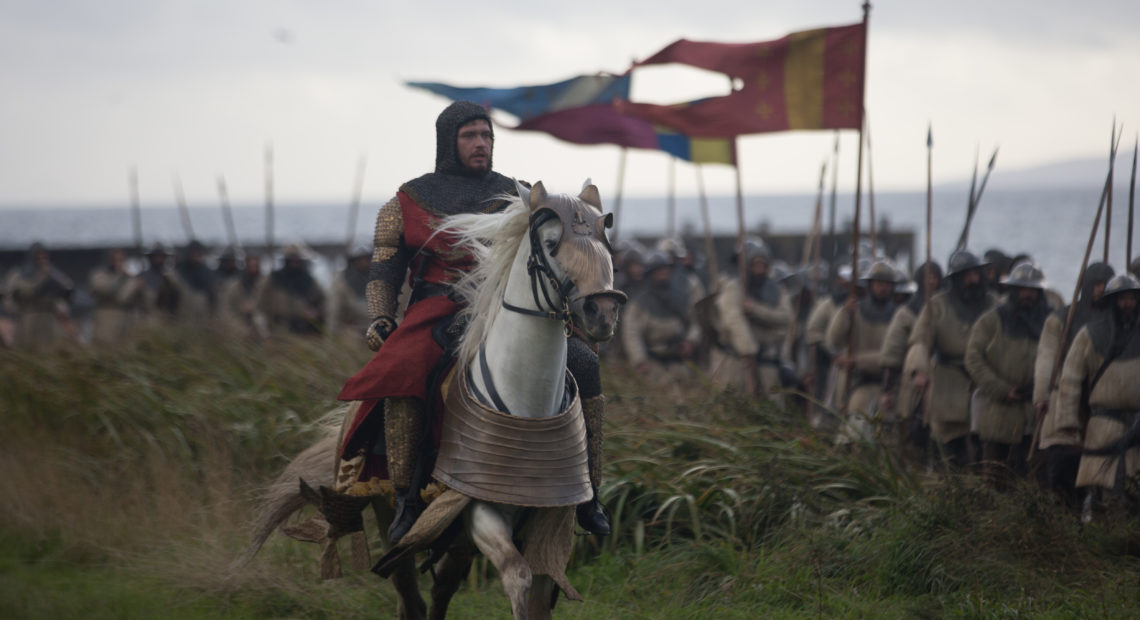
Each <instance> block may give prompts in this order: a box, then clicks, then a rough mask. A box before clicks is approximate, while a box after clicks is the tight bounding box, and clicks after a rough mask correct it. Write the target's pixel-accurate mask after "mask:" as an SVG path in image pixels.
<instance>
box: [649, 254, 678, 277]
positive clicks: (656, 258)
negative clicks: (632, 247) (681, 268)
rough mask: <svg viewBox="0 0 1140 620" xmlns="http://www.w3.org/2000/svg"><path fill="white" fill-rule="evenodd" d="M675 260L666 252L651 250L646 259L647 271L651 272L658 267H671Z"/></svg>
mask: <svg viewBox="0 0 1140 620" xmlns="http://www.w3.org/2000/svg"><path fill="white" fill-rule="evenodd" d="M672 265H673V261H671V260H669V257H668V256H666V255H665V253H664V252H651V253H650V254H649V257H648V258H646V259H645V273H646V274H649V273H651V272H653V271H655V270H657V269H664V268H667V267H671V266H672Z"/></svg>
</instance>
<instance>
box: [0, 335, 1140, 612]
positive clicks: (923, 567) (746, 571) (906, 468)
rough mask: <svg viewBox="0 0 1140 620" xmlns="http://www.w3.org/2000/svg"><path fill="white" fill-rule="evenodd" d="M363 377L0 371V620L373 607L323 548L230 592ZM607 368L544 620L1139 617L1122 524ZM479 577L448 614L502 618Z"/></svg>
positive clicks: (283, 368)
mask: <svg viewBox="0 0 1140 620" xmlns="http://www.w3.org/2000/svg"><path fill="white" fill-rule="evenodd" d="M367 357H368V352H367V351H366V350H363V347H361V346H359V345H358V344H357V345H355V346H347V347H346V346H338V345H335V344H332V343H329V342H325V341H317V340H290V339H286V340H281V341H276V342H273V343H270V344H269V345H268V346H260V345H251V344H249V343H245V342H241V341H234V340H225V339H221V338H216V337H213V336H210V335H201V334H189V333H183V332H178V331H171V332H164V333H157V334H153V335H151V336H148V337H146V338H143V339H140V340H138V341H137V342H134V343H132V344H130V345H127V346H125V347H122V348H121V349H118V350H115V351H108V352H100V353H95V352H92V351H88V350H71V351H61V352H57V353H52V354H48V355H33V354H29V353H22V352H18V351H0V549H4V551H2V552H0V575H3V578H0V616H29V615H34V616H45V615H52V614H53V613H54V614H55V615H64V616H67V615H77V614H76V611H75V610H84V609H85V607H84V600H86V602H87V608H86V611H88V612H91V611H92V610H93V609H99V610H104V611H105V613H88V614H86V615H91V616H93V617H100V616H105V617H122V616H132V615H133V616H140V615H141V616H148V615H158V614H157V613H153V610H159V612H158V613H165V614H166V615H174V616H176V617H216V616H228V617H266V616H275V617H280V616H337V617H356V616H360V617H364V616H373V615H375V614H376V613H377V610H383V609H390V608H391V605H392V604H393V601H394V595H393V594H392V591H391V589H390V588H389V587H387V586H385V585H383V584H381V583H380V582H379V581H378V580H377V579H376V578H375V577H374V576H373V575H370V574H355V573H351V572H349V573H348V575H347V576H346V578H345V579H343V580H340V581H338V582H335V583H324V584H322V583H319V582H318V580H317V565H316V549H314V548H311V546H304V545H301V544H299V543H294V542H292V541H289V540H285V539H282V538H281V537H277V538H275V539H273V540H271V544H270V545H268V546H267V547H266V549H265V550H263V552H262V555H261V556H260V557H259V559H258V561H257V562H256V563H255V565H254V566H253V567H252V568H251V569H250V570H247V571H243V572H241V573H237V574H234V573H229V572H227V570H226V566H227V565H228V563H229V561H230V560H231V559H232V558H233V557H234V555H235V554H236V552H237V551H238V550H239V549H240V548H241V547H242V546H243V545H244V544H245V543H246V542H247V541H246V538H245V536H246V526H247V525H248V523H249V522H250V519H251V515H252V510H253V505H254V502H253V500H254V497H253V496H252V491H253V490H254V489H256V488H257V487H258V486H260V485H261V484H264V483H265V482H267V481H268V480H270V479H271V478H272V477H273V476H274V475H275V474H276V473H277V472H278V471H279V470H280V469H281V468H282V467H283V466H284V464H285V463H286V462H287V461H288V459H290V458H291V457H292V456H293V455H295V454H296V453H297V452H299V451H300V450H302V449H303V448H304V447H306V446H307V445H308V444H309V443H310V442H311V441H312V439H313V426H312V425H313V423H314V422H315V421H316V420H318V419H319V418H320V417H321V416H322V415H323V414H325V413H326V412H327V411H328V410H329V409H331V408H332V407H333V406H334V404H335V403H334V401H333V397H334V395H335V394H336V392H337V391H338V390H339V388H340V386H341V385H342V383H343V381H344V379H345V378H346V377H348V376H349V375H350V374H352V373H353V372H355V371H356V370H357V369H358V368H359V366H360V364H362V363H363V362H364V361H365V360H366V359H367ZM606 370H607V373H606V386H605V387H606V390H605V391H606V394H607V398H608V402H607V411H606V416H607V422H606V442H605V453H606V462H605V467H604V475H605V478H606V481H605V483H604V484H603V486H602V490H601V493H602V496H603V499H604V500H605V503H606V504H607V506H608V507H609V509H610V512H611V516H612V520H613V525H614V534H613V535H612V536H609V537H607V538H604V539H600V540H599V539H597V538H595V537H578V538H577V539H576V542H577V544H576V548H575V554H574V563H573V566H572V572H571V578H572V580H574V582H575V584H576V585H577V586H578V589H579V590H580V591H581V592H582V593H583V594H584V595H585V596H586V598H587V601H588V602H587V603H586V604H585V605H562V604H560V605H559V607H558V608H557V610H556V612H557V613H558V614H559V615H560V616H563V617H599V616H601V617H615V618H689V617H710V616H717V617H729V618H731V617H740V618H749V617H757V616H758V615H763V616H776V617H804V616H814V617H819V616H829V617H830V616H850V617H872V616H875V617H880V616H890V617H940V616H945V615H956V616H957V615H961V616H971V617H980V616H993V615H1034V616H1039V615H1046V616H1048V615H1053V616H1057V617H1073V616H1089V615H1097V616H1125V617H1126V616H1129V615H1131V614H1132V613H1133V612H1134V610H1135V609H1137V608H1140V594H1137V590H1136V589H1135V588H1134V585H1135V583H1136V580H1137V578H1138V577H1140V563H1138V562H1137V556H1140V527H1137V524H1136V522H1135V521H1134V520H1132V519H1128V518H1123V517H1120V518H1116V519H1113V520H1108V521H1104V522H1101V523H1098V524H1095V525H1094V526H1092V527H1087V528H1083V529H1082V528H1081V527H1080V526H1079V524H1078V523H1077V520H1076V519H1075V517H1074V516H1073V515H1072V514H1071V513H1070V512H1069V511H1067V510H1066V509H1065V508H1063V507H1061V506H1059V505H1057V504H1056V503H1055V502H1053V501H1052V499H1051V498H1050V497H1049V496H1048V495H1045V494H1043V493H1041V492H1040V491H1038V490H1037V489H1036V488H1034V487H1033V486H1032V485H1030V484H1029V483H1023V484H1020V485H1015V487H1014V489H1013V490H1012V491H1010V492H1007V493H999V492H997V491H995V490H994V489H993V488H991V487H990V486H988V485H987V484H985V483H984V482H983V481H981V480H979V479H977V478H974V477H972V476H968V475H955V476H928V475H921V474H919V473H916V470H915V468H913V467H912V466H911V465H909V464H908V463H906V462H904V461H902V460H900V459H899V457H897V456H896V455H895V454H894V452H892V451H891V450H887V449H884V448H881V447H878V446H875V445H856V446H853V447H849V448H838V447H836V446H835V445H834V444H833V442H832V441H831V437H830V436H828V435H826V434H823V433H820V432H818V431H816V430H815V429H812V428H810V427H809V426H808V425H807V424H806V423H805V422H804V421H803V419H802V416H800V415H799V414H797V413H794V412H791V411H784V410H779V409H776V408H773V407H771V406H769V405H767V404H762V403H757V402H754V401H752V400H750V399H746V398H743V397H741V396H740V395H738V394H734V393H731V392H717V391H715V390H712V389H711V388H708V387H707V386H703V385H700V384H695V385H693V386H689V387H686V388H684V389H681V390H668V391H666V390H660V389H658V388H656V387H655V386H652V385H649V384H647V383H645V382H644V381H643V379H642V378H640V377H638V376H636V375H634V374H633V373H631V372H628V371H625V370H622V369H621V368H620V367H617V366H613V367H607V368H606ZM371 527H373V528H374V527H375V526H371ZM371 533H372V536H371V538H372V540H378V538H379V533H378V532H376V531H375V529H373V530H372V532H371ZM477 566H479V567H480V568H479V569H478V570H477V573H476V574H475V575H474V577H473V578H472V579H471V580H470V582H471V583H470V585H469V587H468V588H466V589H465V591H464V592H461V594H460V596H459V597H458V599H457V600H456V602H455V603H454V605H453V609H454V610H455V613H456V615H457V616H460V617H462V616H465V615H466V616H472V615H482V614H485V613H490V614H501V613H503V610H504V609H505V603H504V601H503V600H502V598H501V594H500V593H499V592H498V586H497V584H496V583H495V581H494V576H493V574H489V570H488V569H487V568H486V563H482V564H478V565H477ZM109 584H114V585H113V586H111V587H108V586H109ZM425 585H426V584H425ZM101 586H102V587H101ZM41 591H48V592H52V593H53V596H54V597H55V599H53V598H52V597H45V596H41V595H39V594H37V592H41ZM63 592H83V594H82V597H86V598H84V599H76V598H70V599H69V598H67V597H66V596H64V595H63ZM75 596H80V595H75ZM57 599H58V600H57ZM53 601H55V602H53ZM92 601H94V603H92ZM92 605H94V607H92ZM171 610H174V612H171ZM381 615H383V614H382V612H381Z"/></svg>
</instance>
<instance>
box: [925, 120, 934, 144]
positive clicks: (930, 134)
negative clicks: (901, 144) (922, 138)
mask: <svg viewBox="0 0 1140 620" xmlns="http://www.w3.org/2000/svg"><path fill="white" fill-rule="evenodd" d="M932 146H934V123H927V125H926V148H930V147H932Z"/></svg>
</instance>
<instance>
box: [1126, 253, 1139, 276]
mask: <svg viewBox="0 0 1140 620" xmlns="http://www.w3.org/2000/svg"><path fill="white" fill-rule="evenodd" d="M1128 271H1129V272H1130V273H1131V274H1132V275H1134V276H1137V277H1140V257H1137V258H1134V259H1132V262H1131V263H1128Z"/></svg>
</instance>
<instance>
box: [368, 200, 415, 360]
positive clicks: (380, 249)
mask: <svg viewBox="0 0 1140 620" xmlns="http://www.w3.org/2000/svg"><path fill="white" fill-rule="evenodd" d="M407 271H408V249H407V247H406V246H405V245H404V217H403V215H402V213H401V211H400V199H399V198H392V199H391V200H389V201H388V202H387V204H385V205H384V206H383V207H381V208H380V213H379V215H377V216H376V231H375V234H374V235H373V238H372V266H371V267H370V268H369V272H368V286H367V288H366V289H365V291H366V295H367V297H368V314H369V315H370V316H371V317H372V324H371V325H369V326H368V329H367V330H366V331H365V334H364V336H365V339H366V341H367V342H368V348H370V349H372V350H373V351H376V350H378V349H379V348H380V345H382V344H383V343H384V340H386V339H387V338H388V335H389V334H391V333H392V331H394V330H395V329H396V313H397V310H398V309H397V307H396V305H397V300H398V299H399V296H400V285H401V284H402V283H403V280H404V276H405V274H406V273H407Z"/></svg>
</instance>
